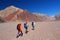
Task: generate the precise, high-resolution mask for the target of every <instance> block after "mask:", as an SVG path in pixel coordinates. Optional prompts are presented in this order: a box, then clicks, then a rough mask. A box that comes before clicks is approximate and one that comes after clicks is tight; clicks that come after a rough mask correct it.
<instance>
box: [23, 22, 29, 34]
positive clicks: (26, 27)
mask: <svg viewBox="0 0 60 40" xmlns="http://www.w3.org/2000/svg"><path fill="white" fill-rule="evenodd" d="M24 28H25V33H27V32H28V24H27V23H24Z"/></svg>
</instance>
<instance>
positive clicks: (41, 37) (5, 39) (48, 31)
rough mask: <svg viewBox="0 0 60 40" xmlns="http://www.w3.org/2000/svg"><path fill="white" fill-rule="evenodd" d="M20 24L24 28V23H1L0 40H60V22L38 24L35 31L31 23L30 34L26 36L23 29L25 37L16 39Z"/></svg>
mask: <svg viewBox="0 0 60 40" xmlns="http://www.w3.org/2000/svg"><path fill="white" fill-rule="evenodd" d="M18 23H21V24H22V26H23V23H24V22H7V23H0V40H60V21H53V22H36V25H35V30H32V26H31V22H29V23H28V25H29V28H28V31H29V32H28V33H27V34H25V29H24V27H23V36H22V37H19V38H16V34H17V29H16V26H17V24H18Z"/></svg>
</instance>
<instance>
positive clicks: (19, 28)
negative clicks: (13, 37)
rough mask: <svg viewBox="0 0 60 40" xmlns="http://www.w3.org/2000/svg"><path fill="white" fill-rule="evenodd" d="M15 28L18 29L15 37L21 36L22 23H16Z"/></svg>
mask: <svg viewBox="0 0 60 40" xmlns="http://www.w3.org/2000/svg"><path fill="white" fill-rule="evenodd" d="M17 30H18V33H17V38H18V37H19V36H23V33H22V25H21V24H18V25H17Z"/></svg>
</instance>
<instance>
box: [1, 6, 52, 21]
mask: <svg viewBox="0 0 60 40" xmlns="http://www.w3.org/2000/svg"><path fill="white" fill-rule="evenodd" d="M0 16H1V17H3V18H4V19H5V20H6V21H26V20H28V21H36V22H38V21H46V20H47V19H49V18H50V19H51V18H52V17H50V16H47V15H45V14H44V15H43V14H42V15H41V14H40V15H39V14H33V13H30V12H29V11H27V10H23V9H20V8H16V7H14V6H9V7H7V8H5V9H4V10H1V11H0ZM50 19H49V20H50ZM52 19H53V18H52Z"/></svg>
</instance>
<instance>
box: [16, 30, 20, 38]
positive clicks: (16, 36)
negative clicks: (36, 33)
mask: <svg viewBox="0 0 60 40" xmlns="http://www.w3.org/2000/svg"><path fill="white" fill-rule="evenodd" d="M19 33H20V31H19V30H18V33H17V36H16V38H18V37H19Z"/></svg>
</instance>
